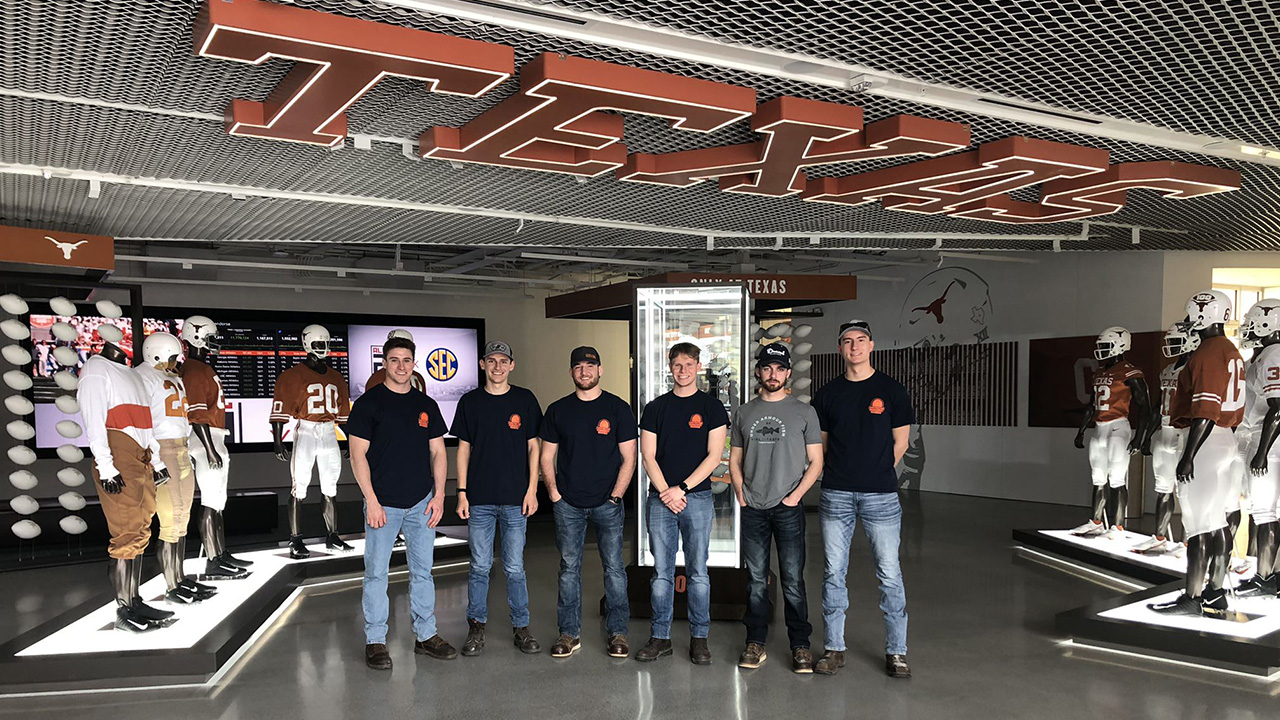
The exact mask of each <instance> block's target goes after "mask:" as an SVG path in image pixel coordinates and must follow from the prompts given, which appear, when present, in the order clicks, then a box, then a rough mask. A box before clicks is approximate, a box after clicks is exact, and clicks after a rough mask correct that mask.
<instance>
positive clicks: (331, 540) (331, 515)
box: [323, 495, 354, 552]
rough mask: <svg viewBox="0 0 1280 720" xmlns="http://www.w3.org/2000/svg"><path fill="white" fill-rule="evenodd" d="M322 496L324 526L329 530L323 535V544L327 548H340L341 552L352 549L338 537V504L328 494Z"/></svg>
mask: <svg viewBox="0 0 1280 720" xmlns="http://www.w3.org/2000/svg"><path fill="white" fill-rule="evenodd" d="M323 497H324V526H325V529H326V530H328V531H329V533H328V535H326V536H325V540H324V546H325V547H327V548H329V549H330V550H341V551H343V552H346V551H348V550H353V549H354V548H352V547H351V546H350V545H348V544H347V543H345V542H343V540H342V538H341V537H338V505H337V503H336V502H334V498H332V497H329V496H328V495H325V496H323Z"/></svg>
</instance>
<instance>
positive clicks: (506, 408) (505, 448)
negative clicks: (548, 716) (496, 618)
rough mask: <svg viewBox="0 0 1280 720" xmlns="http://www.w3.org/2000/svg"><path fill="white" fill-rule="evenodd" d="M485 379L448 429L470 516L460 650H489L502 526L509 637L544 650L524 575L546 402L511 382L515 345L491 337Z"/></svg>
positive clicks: (526, 648)
mask: <svg viewBox="0 0 1280 720" xmlns="http://www.w3.org/2000/svg"><path fill="white" fill-rule="evenodd" d="M480 367H481V368H482V369H483V370H484V386H483V387H478V388H476V389H475V390H472V391H471V392H469V393H467V394H466V395H463V396H462V399H461V400H459V401H458V410H457V412H456V413H455V414H454V417H453V427H452V428H451V429H450V431H451V432H452V433H453V434H454V435H455V436H457V438H458V517H460V518H462V519H464V520H466V521H467V528H468V531H469V535H468V537H469V539H468V543H469V544H470V546H471V571H470V574H469V576H468V579H467V626H468V629H467V640H466V642H465V643H463V645H462V654H463V655H466V656H475V655H479V654H480V653H481V652H482V651H483V650H484V629H485V623H486V622H487V621H488V619H489V569H490V568H491V567H492V566H493V542H494V538H495V536H496V535H497V533H498V531H499V530H501V531H502V569H503V571H504V572H506V574H507V604H508V605H509V606H510V607H511V631H512V641H513V642H514V644H515V646H516V647H517V648H519V649H520V651H521V652H523V653H528V654H533V653H537V652H539V651H541V649H542V647H541V646H540V645H539V644H538V641H537V640H535V639H534V638H533V636H532V635H531V634H530V633H529V587H528V584H527V583H526V581H525V574H524V540H525V527H526V523H527V521H528V517H529V516H530V515H532V514H533V513H535V512H537V510H538V447H539V446H538V426H539V425H540V423H541V422H542V409H541V408H540V407H539V406H538V399H537V398H536V397H534V396H533V393H532V392H530V391H529V390H526V389H525V388H522V387H517V386H515V385H512V384H510V382H509V381H508V380H509V376H510V374H511V371H512V370H514V369H515V367H516V359H515V353H513V352H512V350H511V346H510V345H508V344H507V343H505V342H502V341H500V340H494V341H492V342H490V343H488V344H487V345H485V347H484V357H483V358H481V359H480Z"/></svg>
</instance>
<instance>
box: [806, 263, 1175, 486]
mask: <svg viewBox="0 0 1280 720" xmlns="http://www.w3.org/2000/svg"><path fill="white" fill-rule="evenodd" d="M1001 257H1009V258H1019V259H1030V260H1034V261H1035V262H1034V263H1012V262H993V261H979V260H972V261H971V260H955V261H953V260H951V259H948V260H947V262H946V264H944V265H943V268H949V267H957V268H963V269H967V270H971V271H973V272H974V273H976V274H977V275H978V276H980V277H981V278H982V279H983V280H985V281H986V283H987V284H988V286H989V288H990V306H989V308H988V309H987V310H984V312H982V313H981V316H982V317H983V319H985V321H986V322H985V325H986V329H987V332H988V333H989V337H990V340H992V341H1017V342H1018V343H1019V349H1018V356H1019V370H1018V373H1019V378H1018V403H1019V412H1018V426H1017V427H1008V428H999V427H965V426H925V427H924V428H922V429H921V433H922V435H923V437H924V447H925V450H926V457H925V465H924V470H923V472H922V475H921V481H920V487H921V489H923V490H927V491H935V492H947V493H957V494H962V495H979V496H986V497H1000V498H1009V499H1017V500H1033V501H1038V502H1050V503H1063V504H1076V505H1085V504H1087V503H1088V501H1089V486H1090V483H1089V465H1088V460H1087V458H1086V457H1085V452H1084V451H1083V450H1077V449H1075V447H1074V446H1073V444H1072V439H1073V437H1074V434H1075V431H1074V430H1070V429H1065V428H1030V427H1027V426H1026V419H1027V396H1028V393H1027V367H1028V357H1029V354H1028V350H1029V347H1028V346H1029V342H1028V341H1029V340H1031V339H1033V338H1044V337H1063V336H1074V335H1092V334H1096V333H1098V332H1100V331H1102V329H1104V328H1106V327H1107V326H1110V325H1123V326H1125V327H1127V328H1128V329H1129V330H1131V331H1133V332H1143V331H1151V330H1157V329H1159V328H1161V327H1162V319H1161V318H1162V305H1161V304H1162V300H1163V297H1164V293H1163V287H1162V286H1163V284H1164V279H1165V271H1164V257H1163V255H1162V254H1160V253H1036V254H1010V255H1002V256H1001ZM934 270H935V267H934V266H933V265H932V264H930V265H927V266H921V267H920V268H918V269H917V268H904V267H894V268H877V269H875V270H874V271H873V272H874V274H876V275H897V276H900V277H903V278H905V279H906V282H903V283H888V282H883V281H866V282H862V283H860V284H859V288H858V294H859V299H858V300H855V301H849V302H843V303H831V304H827V305H822V306H818V307H820V308H821V309H822V310H823V313H824V317H823V318H819V319H815V320H811V321H808V322H810V324H812V325H813V326H814V334H813V336H812V338H813V340H814V345H815V348H814V352H834V350H835V333H836V330H837V329H838V327H839V325H840V323H842V322H845V321H847V320H849V319H850V318H855V317H856V318H861V319H864V320H867V321H869V322H870V323H871V325H872V329H873V331H874V333H875V341H876V347H877V348H879V349H888V348H895V347H906V346H909V345H911V344H912V343H913V342H915V341H916V340H917V339H918V338H919V337H920V335H921V327H922V326H926V325H928V324H929V323H931V322H933V321H932V319H931V318H923V319H922V320H921V321H920V322H918V323H917V324H916V325H915V326H910V325H908V324H906V322H905V320H906V319H909V318H911V317H919V316H920V315H922V313H915V314H912V313H910V312H908V313H906V314H905V315H904V312H903V310H904V306H906V307H905V309H906V310H907V311H910V310H911V309H912V308H914V307H918V306H921V305H925V304H927V303H928V302H930V301H931V300H933V299H934V298H936V297H937V292H936V291H934V292H929V293H925V294H924V295H922V296H921V297H923V300H920V299H918V298H916V297H911V298H910V300H908V294H909V293H910V292H911V291H912V289H913V288H914V287H915V286H916V283H917V282H918V281H920V280H921V279H922V278H924V277H925V276H927V275H929V274H930V273H932V272H934ZM961 277H964V275H963V274H961ZM955 292H956V291H954V290H953V293H952V294H949V296H948V302H947V304H946V305H944V306H943V308H944V311H945V315H944V318H945V319H946V321H947V322H946V324H945V325H944V326H943V327H944V328H946V327H954V329H953V330H951V331H950V332H949V334H948V337H947V338H946V340H945V344H953V343H958V342H966V343H972V342H976V339H975V338H974V337H973V334H974V331H975V330H981V326H980V325H976V324H974V323H973V322H972V317H971V316H974V315H975V313H974V311H973V304H974V303H975V302H977V301H978V298H977V296H976V295H974V294H972V293H961V294H959V295H955V294H954V293H955ZM965 320H969V322H964V321H965Z"/></svg>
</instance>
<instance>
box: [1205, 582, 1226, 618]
mask: <svg viewBox="0 0 1280 720" xmlns="http://www.w3.org/2000/svg"><path fill="white" fill-rule="evenodd" d="M1229 607H1230V606H1229V605H1228V604H1227V590H1226V588H1218V589H1217V590H1209V589H1206V590H1205V591H1204V595H1203V596H1201V598H1200V610H1201V612H1203V613H1204V614H1205V615H1207V616H1209V617H1224V616H1225V615H1226V614H1227V610H1228V609H1229Z"/></svg>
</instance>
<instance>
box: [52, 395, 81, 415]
mask: <svg viewBox="0 0 1280 720" xmlns="http://www.w3.org/2000/svg"><path fill="white" fill-rule="evenodd" d="M53 404H54V406H56V407H57V408H58V409H59V410H61V411H62V412H64V413H66V414H68V415H75V414H76V413H78V412H80V401H79V400H76V396H75V395H59V396H58V397H56V398H54V399H53Z"/></svg>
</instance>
